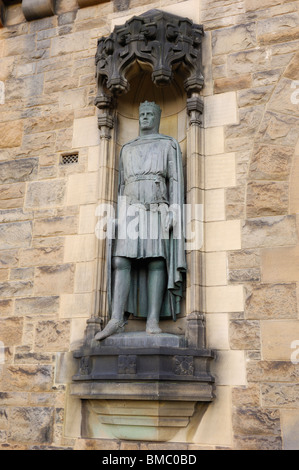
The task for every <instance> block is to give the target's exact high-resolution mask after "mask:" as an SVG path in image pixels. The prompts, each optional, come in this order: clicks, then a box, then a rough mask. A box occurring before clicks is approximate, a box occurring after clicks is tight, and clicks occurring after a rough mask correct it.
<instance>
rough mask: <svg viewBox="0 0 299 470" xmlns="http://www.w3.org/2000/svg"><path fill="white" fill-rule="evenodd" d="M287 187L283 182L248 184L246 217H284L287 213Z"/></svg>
mask: <svg viewBox="0 0 299 470" xmlns="http://www.w3.org/2000/svg"><path fill="white" fill-rule="evenodd" d="M288 207H289V185H288V183H284V182H273V183H249V184H248V186H247V217H249V218H254V217H262V216H272V215H273V216H275V215H284V214H287V213H288Z"/></svg>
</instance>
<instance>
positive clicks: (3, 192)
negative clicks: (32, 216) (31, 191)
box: [0, 183, 25, 202]
mask: <svg viewBox="0 0 299 470" xmlns="http://www.w3.org/2000/svg"><path fill="white" fill-rule="evenodd" d="M24 194H25V183H15V184H1V185H0V200H5V201H6V202H9V201H7V200H8V199H18V198H23V197H24Z"/></svg>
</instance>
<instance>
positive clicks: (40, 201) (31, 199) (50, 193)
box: [25, 180, 65, 208]
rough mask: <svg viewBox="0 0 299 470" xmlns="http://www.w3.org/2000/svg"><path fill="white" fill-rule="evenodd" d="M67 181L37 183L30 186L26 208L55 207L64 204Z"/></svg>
mask: <svg viewBox="0 0 299 470" xmlns="http://www.w3.org/2000/svg"><path fill="white" fill-rule="evenodd" d="M64 196H65V181H64V180H55V181H43V182H40V181H37V182H32V183H30V184H29V186H28V192H27V197H26V203H25V204H26V206H27V207H29V208H33V207H36V208H39V207H53V206H58V205H61V204H63V201H64Z"/></svg>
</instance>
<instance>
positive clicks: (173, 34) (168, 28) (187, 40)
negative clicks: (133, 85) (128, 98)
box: [96, 10, 204, 96]
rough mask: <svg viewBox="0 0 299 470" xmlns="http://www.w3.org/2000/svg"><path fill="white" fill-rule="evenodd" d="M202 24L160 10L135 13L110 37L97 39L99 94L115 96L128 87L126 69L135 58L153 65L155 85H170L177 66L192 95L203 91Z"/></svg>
mask: <svg viewBox="0 0 299 470" xmlns="http://www.w3.org/2000/svg"><path fill="white" fill-rule="evenodd" d="M203 34H204V33H203V27H202V26H200V25H195V24H194V23H193V22H192V21H191V20H189V19H188V18H182V17H179V16H175V15H172V14H169V13H166V12H163V11H160V10H150V11H148V12H147V13H144V14H143V15H141V16H134V17H133V18H131V19H130V20H128V21H127V22H126V23H125V24H124V25H121V26H116V27H115V28H114V31H113V33H112V34H110V36H109V37H102V38H100V39H99V40H98V47H97V53H96V66H97V81H98V89H99V95H100V94H101V93H103V90H109V91H110V93H112V94H113V95H114V96H117V95H119V94H122V93H126V92H127V91H128V90H129V82H128V79H127V73H128V70H129V69H130V66H131V65H133V64H134V63H135V62H136V61H139V62H140V63H145V64H147V65H150V66H151V68H152V80H153V82H154V84H155V85H156V86H159V87H162V86H165V85H169V84H170V82H171V81H172V79H173V70H174V68H175V69H176V70H178V73H180V75H181V76H183V78H184V80H185V89H186V91H187V93H188V94H189V95H190V94H191V93H193V92H195V91H196V92H200V90H201V89H202V87H203V83H204V79H203V75H202V67H201V55H202V52H201V42H202V37H203Z"/></svg>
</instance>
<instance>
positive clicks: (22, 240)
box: [0, 222, 32, 250]
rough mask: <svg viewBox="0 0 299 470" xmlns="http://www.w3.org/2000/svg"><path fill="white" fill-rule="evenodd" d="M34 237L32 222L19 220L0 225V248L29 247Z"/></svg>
mask: <svg viewBox="0 0 299 470" xmlns="http://www.w3.org/2000/svg"><path fill="white" fill-rule="evenodd" d="M31 237H32V224H31V222H19V223H11V224H1V225H0V249H1V250H9V249H11V248H27V247H29V246H30V243H31Z"/></svg>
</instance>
